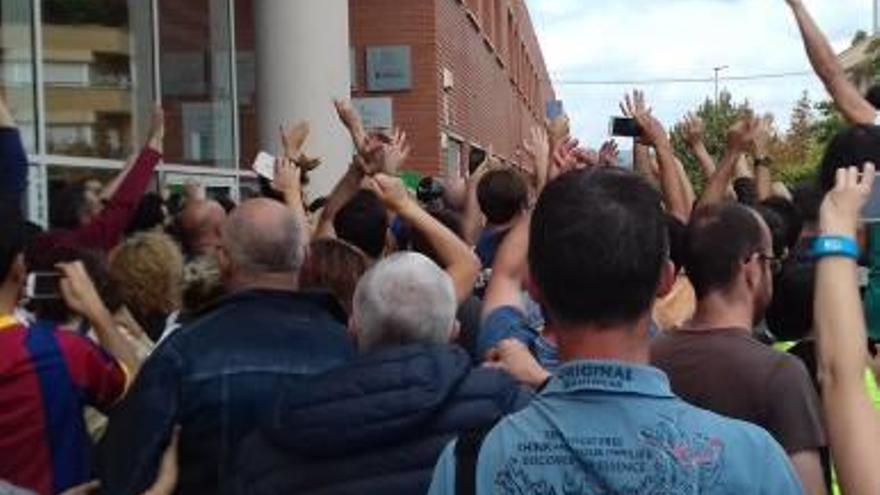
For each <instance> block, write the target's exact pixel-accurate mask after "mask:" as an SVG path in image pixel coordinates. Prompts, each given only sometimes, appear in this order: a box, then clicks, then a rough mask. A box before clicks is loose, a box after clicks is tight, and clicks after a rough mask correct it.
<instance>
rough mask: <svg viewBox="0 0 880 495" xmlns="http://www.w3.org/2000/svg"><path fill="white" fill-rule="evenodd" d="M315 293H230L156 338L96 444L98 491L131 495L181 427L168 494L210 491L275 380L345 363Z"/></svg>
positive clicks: (339, 332)
mask: <svg viewBox="0 0 880 495" xmlns="http://www.w3.org/2000/svg"><path fill="white" fill-rule="evenodd" d="M327 301H329V299H325V298H324V297H323V296H313V295H305V294H294V293H290V292H276V291H248V292H244V293H240V294H237V295H233V296H231V297H229V298H227V299H226V300H224V301H223V302H221V303H220V305H219V306H218V307H217V308H215V309H214V310H213V311H211V312H210V313H208V314H207V315H206V316H204V317H203V318H201V319H199V320H197V321H195V322H194V323H192V324H191V325H189V326H187V327H184V328H182V329H180V330H178V331H177V332H176V333H175V334H174V335H172V336H171V337H169V338H168V339H167V340H166V341H165V342H163V343H162V344H161V345H160V346H159V347H158V348H157V349H156V350H155V351H154V352H153V354H152V355H151V356H150V358H149V359H148V360H147V362H146V363H145V364H144V366H143V368H142V369H141V371H140V374H139V375H138V377H137V380H136V381H135V383H134V386H133V388H132V389H131V391H130V392H129V394H128V396H127V397H126V399H125V400H124V401H123V402H122V403H121V404H120V405H119V406H117V408H116V410H114V411H113V412H112V414H111V417H110V423H109V426H108V430H107V434H106V436H105V438H104V441H103V445H102V449H101V450H102V452H101V454H102V455H101V457H102V463H101V471H102V473H101V476H100V479H101V484H102V488H103V490H104V493H112V494H113V495H129V494H132V495H134V494H140V493H142V492H143V491H144V490H145V489H146V488H147V487H149V486H150V485H151V484H152V482H153V480H154V477H155V475H156V470H157V467H158V463H159V459H160V457H161V455H162V452H163V450H164V447H165V445H166V444H167V442H168V440H169V438H170V435H171V431H172V429H173V427H174V425H175V424H179V425H181V427H182V430H181V438H180V450H179V456H180V457H179V465H180V480H179V483H178V490H177V493H178V494H199V495H202V494H211V493H217V492H218V491H219V487H221V486H224V485H225V484H227V483H228V481H227V479H226V478H227V477H228V476H229V473H230V470H229V467H230V465H231V461H232V460H233V457H232V456H233V455H234V453H235V452H236V450H237V448H238V444H239V443H240V441H241V440H242V439H243V438H244V437H245V436H246V435H248V434H249V433H251V431H253V430H254V429H255V428H256V427H257V426H258V424H259V418H260V417H261V416H262V415H263V414H264V413H265V411H266V410H268V408H269V407H270V405H271V404H274V403H275V402H276V399H277V396H278V390H279V384H280V383H282V382H286V383H290V382H293V383H295V382H297V381H298V380H302V379H304V378H305V377H308V376H309V375H313V374H316V373H318V372H322V371H326V370H327V369H329V368H332V367H334V366H339V365H341V364H343V363H345V362H346V361H348V360H350V359H351V358H353V357H354V350H353V348H352V346H351V344H350V342H349V339H348V337H347V334H346V331H345V327H344V326H343V325H342V323H341V321H340V320H339V316H341V315H338V314H334V313H333V312H332V311H331V310H330V309H329V308H330V306H328V303H327Z"/></svg>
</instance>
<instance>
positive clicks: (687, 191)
mask: <svg viewBox="0 0 880 495" xmlns="http://www.w3.org/2000/svg"><path fill="white" fill-rule="evenodd" d="M675 168H676V171H677V172H678V177H679V179H680V180H681V187H682V188H683V189H684V196H685V200H686V201H687V204H688V205H693V204H694V202H695V201H696V200H697V193H695V192H694V185H693V184H692V183H691V178H690V177H689V176H688V174H687V170H685V169H684V164H683V163H681V160H679V159H678V157H676V158H675Z"/></svg>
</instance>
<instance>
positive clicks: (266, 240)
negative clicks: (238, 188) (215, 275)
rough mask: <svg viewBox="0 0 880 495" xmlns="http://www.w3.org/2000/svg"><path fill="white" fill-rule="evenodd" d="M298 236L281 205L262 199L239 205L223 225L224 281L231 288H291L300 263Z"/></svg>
mask: <svg viewBox="0 0 880 495" xmlns="http://www.w3.org/2000/svg"><path fill="white" fill-rule="evenodd" d="M302 236H303V233H302V232H301V231H300V227H299V224H298V223H297V221H296V217H295V216H294V214H293V213H292V212H291V211H290V210H289V209H288V208H287V207H285V206H284V205H282V204H281V203H278V202H277V201H274V200H271V199H266V198H258V199H252V200H250V201H246V202H244V203H242V204H241V205H240V206H239V207H238V208H236V209H235V210H234V211H233V212H232V214H231V215H229V218H228V219H227V220H226V222H225V223H224V224H223V233H222V237H223V238H222V248H221V252H222V255H221V271H222V272H223V275H224V280H225V281H226V282H228V283H230V284H232V285H233V286H236V285H239V284H245V285H249V286H251V285H255V286H260V285H262V284H264V283H268V284H269V285H273V286H275V285H279V284H280V285H279V288H287V287H292V286H293V285H295V276H296V273H297V271H299V268H300V265H301V264H302V258H303V246H302ZM270 279H271V281H269V280H270Z"/></svg>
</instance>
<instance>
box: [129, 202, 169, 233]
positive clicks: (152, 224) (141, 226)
mask: <svg viewBox="0 0 880 495" xmlns="http://www.w3.org/2000/svg"><path fill="white" fill-rule="evenodd" d="M167 217H168V209H167V208H166V207H165V202H164V201H163V200H162V196H160V195H159V194H158V193H154V192H149V193H146V194H144V196H143V197H142V198H141V202H140V204H138V207H137V210H136V211H135V213H134V217H133V218H132V219H131V222H129V224H128V227H126V229H125V234H126V235H132V234H136V233H138V232H150V231H155V230H157V229H161V228H163V227H164V226H165V219H166V218H167Z"/></svg>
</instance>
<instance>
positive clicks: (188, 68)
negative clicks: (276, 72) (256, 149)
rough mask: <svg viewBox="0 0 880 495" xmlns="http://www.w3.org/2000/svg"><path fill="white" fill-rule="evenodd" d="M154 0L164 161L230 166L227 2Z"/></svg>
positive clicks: (232, 162) (231, 134) (232, 149)
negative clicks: (162, 119)
mask: <svg viewBox="0 0 880 495" xmlns="http://www.w3.org/2000/svg"><path fill="white" fill-rule="evenodd" d="M158 1H159V18H160V19H161V20H162V21H161V22H160V24H159V52H160V63H161V74H162V102H163V106H164V107H165V120H166V134H165V157H166V160H167V161H169V162H178V163H192V164H198V165H203V166H215V167H221V168H232V167H234V165H235V146H234V126H233V98H234V95H233V94H232V87H233V84H232V73H233V69H232V67H231V61H232V57H231V53H230V48H231V46H230V41H231V35H232V33H231V29H230V25H229V10H228V9H229V2H228V1H227V0H206V1H203V2H181V1H179V0H158Z"/></svg>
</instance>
